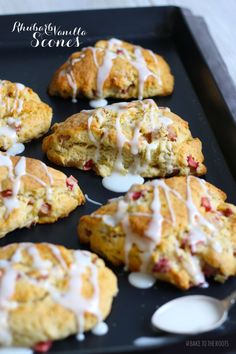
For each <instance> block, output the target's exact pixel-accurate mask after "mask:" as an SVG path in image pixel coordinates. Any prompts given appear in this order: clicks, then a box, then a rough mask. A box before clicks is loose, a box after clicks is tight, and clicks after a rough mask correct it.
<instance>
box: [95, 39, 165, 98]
mask: <svg viewBox="0 0 236 354" xmlns="http://www.w3.org/2000/svg"><path fill="white" fill-rule="evenodd" d="M119 50H120V51H121V52H122V53H123V54H124V55H125V58H126V59H127V60H128V61H129V62H130V63H131V65H133V66H134V67H135V68H136V69H137V71H138V76H139V89H138V98H139V99H142V98H143V90H144V84H145V81H146V79H147V78H148V77H149V76H153V77H155V78H156V79H157V82H158V84H159V85H160V86H161V85H162V81H161V77H160V71H159V69H158V71H157V73H154V72H152V71H151V70H150V69H149V68H148V66H147V63H146V60H145V59H144V57H143V54H142V48H141V47H139V46H135V49H134V53H133V55H131V54H130V53H129V52H128V51H127V50H126V49H125V48H123V47H122V42H121V41H120V40H119V39H116V38H111V39H110V40H109V41H108V45H107V48H106V49H105V54H104V58H103V63H102V65H101V66H100V67H98V73H97V96H98V97H103V87H104V83H105V81H106V79H107V77H108V76H109V74H110V71H111V69H112V66H113V60H114V59H116V58H117V57H118V56H119V54H118V53H119ZM149 53H151V55H152V58H153V60H154V62H155V64H156V65H158V61H157V58H156V56H155V54H154V53H153V52H152V51H149Z"/></svg>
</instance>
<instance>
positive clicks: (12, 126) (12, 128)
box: [0, 80, 25, 155]
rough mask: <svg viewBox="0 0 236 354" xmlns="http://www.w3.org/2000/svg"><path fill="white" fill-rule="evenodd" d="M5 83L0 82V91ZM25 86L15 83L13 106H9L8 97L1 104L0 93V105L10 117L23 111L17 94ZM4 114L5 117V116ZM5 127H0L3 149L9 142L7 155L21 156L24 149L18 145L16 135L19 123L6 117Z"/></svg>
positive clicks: (21, 145) (21, 100) (13, 118)
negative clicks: (5, 101)
mask: <svg viewBox="0 0 236 354" xmlns="http://www.w3.org/2000/svg"><path fill="white" fill-rule="evenodd" d="M6 83H7V82H6V81H5V80H3V81H1V82H0V89H2V88H3V87H4V85H5V84H6ZM24 88H25V86H24V85H23V84H20V83H15V91H16V93H15V97H14V101H13V104H11V100H10V98H9V97H8V98H7V104H5V103H4V102H3V97H2V93H1V92H0V103H1V105H2V106H3V107H6V108H7V112H6V113H7V114H9V115H12V114H14V115H15V113H14V112H16V114H17V115H18V114H20V113H21V112H22V109H23V104H24V101H23V99H20V98H19V93H20V92H21V91H22V90H24ZM6 113H5V115H6ZM5 123H6V125H4V126H0V137H1V138H2V139H3V149H4V150H6V149H7V147H6V146H7V142H8V143H9V140H10V142H11V144H12V146H11V147H10V148H9V149H8V150H7V154H8V155H17V154H21V153H22V152H23V151H24V149H25V147H24V145H23V144H21V143H18V135H17V130H18V129H20V125H21V121H20V119H19V118H18V117H15V116H14V117H8V118H7V119H6V121H5Z"/></svg>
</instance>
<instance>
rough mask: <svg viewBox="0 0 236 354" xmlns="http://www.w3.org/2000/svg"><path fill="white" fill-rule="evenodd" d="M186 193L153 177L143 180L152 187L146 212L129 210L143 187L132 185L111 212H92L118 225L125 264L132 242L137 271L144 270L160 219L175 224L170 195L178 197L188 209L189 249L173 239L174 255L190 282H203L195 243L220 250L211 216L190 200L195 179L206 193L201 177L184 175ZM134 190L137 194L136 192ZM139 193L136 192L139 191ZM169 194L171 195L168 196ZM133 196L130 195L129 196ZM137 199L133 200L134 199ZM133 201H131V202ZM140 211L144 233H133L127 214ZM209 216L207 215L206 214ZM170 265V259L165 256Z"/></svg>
mask: <svg viewBox="0 0 236 354" xmlns="http://www.w3.org/2000/svg"><path fill="white" fill-rule="evenodd" d="M186 179H187V182H186V183H187V185H186V188H187V191H186V192H187V196H186V199H184V198H183V197H182V196H181V195H180V194H179V192H178V191H177V190H175V189H172V188H170V187H169V186H168V185H167V184H166V182H165V180H163V179H161V180H154V181H151V182H147V183H146V185H147V186H152V188H153V200H152V202H151V204H150V212H149V213H140V212H138V211H136V210H135V209H136V208H135V207H132V211H130V203H131V205H133V203H138V199H139V198H140V196H141V195H142V193H144V194H145V189H144V190H142V192H135V191H133V190H132V189H131V190H130V192H129V193H128V194H127V195H126V196H125V197H121V198H119V199H118V200H117V211H116V213H115V214H114V215H99V214H92V215H93V216H94V217H98V218H102V220H103V222H104V223H105V224H107V225H110V226H112V227H115V226H116V225H118V224H121V225H122V228H123V230H124V234H125V244H124V253H125V265H126V267H127V268H129V254H130V250H131V249H132V247H133V245H136V246H137V248H138V249H139V251H140V252H139V258H140V260H141V266H140V271H141V272H144V273H145V272H146V271H147V270H148V267H149V265H150V257H151V255H152V253H153V251H154V249H155V248H156V247H157V246H158V244H160V242H161V236H162V226H163V222H164V221H165V222H168V223H170V224H171V225H172V226H173V228H174V227H175V225H176V223H177V220H176V214H175V212H174V208H173V206H172V198H177V199H178V200H179V201H181V202H182V203H183V204H184V205H185V207H186V209H187V212H188V219H189V221H188V224H187V225H188V233H187V242H188V243H189V245H190V247H191V251H192V252H193V254H191V253H190V252H188V253H185V252H184V251H183V249H182V248H181V247H180V246H181V242H182V240H181V239H177V240H176V255H177V260H178V262H180V263H181V264H182V266H183V267H184V268H185V270H186V271H187V273H188V274H189V275H190V278H191V280H192V282H193V283H194V284H195V285H207V284H206V282H205V277H204V274H203V272H202V269H201V258H199V256H198V255H197V254H196V252H197V250H198V246H199V244H202V243H203V244H207V243H208V244H209V245H210V246H211V247H212V248H213V249H214V250H215V251H216V252H218V253H220V252H221V251H222V247H221V244H220V243H219V241H217V239H215V238H216V237H217V229H216V227H215V225H214V224H213V222H212V221H211V219H210V220H209V219H207V218H206V217H204V216H203V215H202V214H201V213H200V211H199V210H198V208H197V207H196V205H195V204H194V201H193V195H192V184H191V181H192V182H195V181H197V183H199V185H200V187H201V190H202V193H203V195H205V196H206V195H207V196H208V197H209V199H210V196H209V194H208V189H207V185H206V183H205V181H203V180H201V179H199V178H196V177H193V176H188V177H187V178H186ZM136 193H137V194H136ZM139 193H140V194H139ZM161 193H163V197H165V199H166V202H167V206H168V210H169V216H168V215H166V216H165V217H164V216H163V212H162V203H161V198H162V197H161ZM171 196H172V198H171ZM132 198H134V199H132ZM136 200H137V201H136ZM132 201H133V202H132ZM139 215H142V216H143V217H147V218H149V219H150V221H149V225H148V228H147V230H146V232H145V236H146V237H140V236H139V235H138V234H136V233H135V232H134V231H133V229H132V227H131V224H130V217H134V216H139ZM210 218H211V216H210ZM168 262H169V263H170V266H171V261H169V260H168Z"/></svg>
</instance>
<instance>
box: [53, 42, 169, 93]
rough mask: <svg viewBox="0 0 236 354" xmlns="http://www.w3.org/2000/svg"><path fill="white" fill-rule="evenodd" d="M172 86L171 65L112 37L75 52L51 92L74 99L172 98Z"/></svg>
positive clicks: (55, 77) (153, 54)
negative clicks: (167, 96)
mask: <svg viewBox="0 0 236 354" xmlns="http://www.w3.org/2000/svg"><path fill="white" fill-rule="evenodd" d="M173 87H174V78H173V76H172V75H171V72H170V68H169V65H168V64H167V63H166V61H165V60H164V59H163V58H162V57H161V56H160V55H157V54H155V53H153V52H152V51H151V50H147V49H144V48H142V47H140V46H136V45H133V44H130V43H127V42H123V41H120V40H118V39H115V38H113V39H110V40H108V41H105V40H102V41H98V42H97V43H96V44H95V47H88V48H83V50H82V51H80V52H76V53H73V54H72V55H71V56H70V58H69V59H68V60H67V61H66V62H65V63H64V64H63V65H62V66H61V67H60V68H59V69H58V70H57V71H56V72H55V74H54V76H53V78H52V81H51V83H50V86H49V93H50V95H58V96H61V97H63V98H69V97H72V98H73V100H76V97H78V96H84V97H87V98H89V99H96V98H106V97H114V98H121V99H128V98H139V99H142V98H145V97H146V98H147V97H153V96H165V95H170V94H171V93H172V91H173Z"/></svg>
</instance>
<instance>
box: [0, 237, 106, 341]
mask: <svg viewBox="0 0 236 354" xmlns="http://www.w3.org/2000/svg"><path fill="white" fill-rule="evenodd" d="M45 245H47V246H48V247H49V248H50V249H51V251H52V253H53V255H54V256H55V257H56V259H57V261H58V262H59V265H53V263H52V262H50V261H49V260H45V259H43V258H42V256H41V254H40V252H39V250H38V249H37V247H36V246H35V245H34V244H32V243H21V244H20V245H18V249H17V250H16V251H15V253H14V254H13V256H12V258H11V260H10V261H6V260H0V270H1V271H2V276H1V277H0V329H1V330H0V344H2V345H5V346H9V345H11V343H12V334H11V330H10V325H9V319H8V316H9V311H10V310H13V309H15V308H17V307H20V306H21V304H20V303H17V302H14V301H12V299H11V298H12V296H13V295H14V292H15V287H16V280H17V278H18V277H19V276H21V275H24V278H25V279H27V281H28V282H29V283H32V284H34V285H36V286H38V287H39V288H43V289H45V290H46V291H47V292H49V294H50V296H51V297H52V299H53V301H55V302H56V303H58V304H61V305H62V306H63V307H65V308H67V309H69V310H71V311H72V312H73V313H74V314H75V316H76V319H77V325H78V339H82V338H83V331H84V315H85V313H90V314H93V315H95V316H96V318H97V320H98V322H101V320H102V315H101V312H100V307H99V298H100V294H99V283H98V268H97V267H96V265H95V264H94V263H93V260H92V259H91V255H90V253H89V252H86V251H80V250H78V251H73V258H74V262H73V263H72V264H71V265H70V266H69V267H68V266H67V265H66V263H65V261H64V259H63V257H62V254H61V251H60V249H58V248H57V247H56V246H54V245H51V244H45ZM23 250H24V251H26V252H27V253H28V254H29V255H30V256H31V258H32V268H36V269H37V271H38V272H39V277H37V278H35V277H33V275H32V274H33V272H29V273H26V272H25V273H23V272H22V271H21V270H19V268H17V267H15V264H16V263H19V262H22V261H23V257H22V251H23ZM61 268H62V269H63V271H62V270H61ZM65 271H66V274H67V276H68V277H69V285H68V288H67V290H65V291H64V292H63V293H62V292H61V291H59V290H58V289H57V288H55V287H54V286H53V285H51V284H50V283H49V281H48V277H46V278H45V275H46V274H47V275H48V276H50V275H51V274H54V276H57V277H58V278H59V280H60V279H63V278H64V276H65V275H64V272H65ZM45 272H46V273H45ZM84 274H89V282H90V283H91V285H92V287H93V295H92V296H91V297H89V298H85V297H84V296H83V295H82V284H83V276H84ZM40 275H42V276H43V278H42V279H41V280H37V279H39V278H40ZM101 327H105V324H104V325H103V322H101ZM107 330H108V328H107V329H106V331H105V328H100V329H99V328H97V330H95V332H96V331H97V333H96V334H97V335H102V334H105V332H107ZM101 332H103V333H101Z"/></svg>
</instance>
